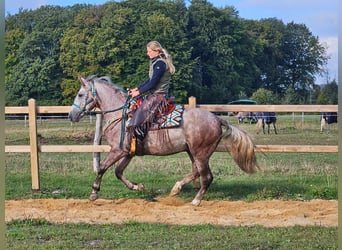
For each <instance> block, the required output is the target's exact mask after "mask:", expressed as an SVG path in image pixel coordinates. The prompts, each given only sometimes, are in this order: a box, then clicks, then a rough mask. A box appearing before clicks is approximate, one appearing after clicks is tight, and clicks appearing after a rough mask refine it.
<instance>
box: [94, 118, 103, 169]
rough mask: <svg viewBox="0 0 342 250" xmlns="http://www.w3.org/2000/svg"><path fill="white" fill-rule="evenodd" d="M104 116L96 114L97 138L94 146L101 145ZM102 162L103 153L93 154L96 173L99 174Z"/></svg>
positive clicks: (95, 137)
mask: <svg viewBox="0 0 342 250" xmlns="http://www.w3.org/2000/svg"><path fill="white" fill-rule="evenodd" d="M102 120H103V115H102V114H96V127H95V136H94V145H101V140H102ZM100 161H101V153H100V152H94V153H93V169H94V172H95V173H98V171H99V170H100Z"/></svg>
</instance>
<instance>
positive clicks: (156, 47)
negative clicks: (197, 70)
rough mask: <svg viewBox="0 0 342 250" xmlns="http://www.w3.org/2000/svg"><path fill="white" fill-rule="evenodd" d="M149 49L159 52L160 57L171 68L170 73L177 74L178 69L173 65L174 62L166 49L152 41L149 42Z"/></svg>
mask: <svg viewBox="0 0 342 250" xmlns="http://www.w3.org/2000/svg"><path fill="white" fill-rule="evenodd" d="M146 46H147V47H149V48H151V49H152V50H157V51H159V53H160V55H161V56H162V57H163V58H164V59H165V61H166V63H167V66H168V67H169V71H170V73H171V74H172V75H173V74H174V73H175V72H176V68H175V66H174V65H173V62H172V57H171V55H170V54H169V52H167V50H166V49H164V48H163V47H162V46H161V45H160V43H159V42H157V41H151V42H149V43H148V44H147V45H146Z"/></svg>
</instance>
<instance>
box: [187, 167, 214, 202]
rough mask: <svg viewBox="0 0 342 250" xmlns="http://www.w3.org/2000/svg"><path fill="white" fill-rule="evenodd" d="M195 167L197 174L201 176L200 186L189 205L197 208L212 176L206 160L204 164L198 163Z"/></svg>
mask: <svg viewBox="0 0 342 250" xmlns="http://www.w3.org/2000/svg"><path fill="white" fill-rule="evenodd" d="M196 166H197V168H198V172H199V174H200V176H201V180H202V185H201V188H200V190H199V191H198V193H197V194H196V196H195V198H194V199H193V200H192V202H191V203H192V204H193V205H195V206H198V205H199V204H200V203H201V201H202V198H203V196H204V194H205V193H206V192H207V190H208V188H209V186H210V184H211V183H212V181H213V174H212V173H211V170H210V167H209V161H208V160H206V161H204V162H198V163H197V164H196Z"/></svg>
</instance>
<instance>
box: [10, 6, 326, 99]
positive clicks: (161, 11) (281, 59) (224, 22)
mask: <svg viewBox="0 0 342 250" xmlns="http://www.w3.org/2000/svg"><path fill="white" fill-rule="evenodd" d="M5 21H6V57H5V63H6V77H5V81H6V82H5V83H6V89H5V90H6V105H27V100H28V99H29V98H35V99H37V104H38V105H60V104H63V105H69V104H70V103H71V102H72V100H73V98H74V96H75V94H76V92H77V89H78V85H79V83H78V81H77V76H79V75H82V76H88V75H95V74H96V75H108V76H110V77H111V78H112V79H113V81H114V82H115V83H116V84H118V85H120V86H122V87H124V88H131V87H134V86H136V85H138V84H139V83H141V82H143V81H144V80H146V77H147V75H148V74H147V71H148V59H147V57H146V55H145V46H146V44H147V43H148V42H149V41H151V40H158V41H159V42H160V43H161V44H162V45H163V46H164V47H165V48H166V49H168V50H169V52H170V54H171V55H172V57H173V60H174V64H175V66H176V73H175V75H174V77H173V84H172V88H171V93H170V94H171V95H172V96H175V98H176V101H177V102H183V103H184V102H186V99H187V97H189V96H196V98H197V102H198V103H228V102H229V101H232V100H234V99H237V98H241V97H246V98H248V97H251V96H252V95H253V93H255V92H257V91H258V89H266V90H269V91H271V92H272V93H273V94H274V95H277V96H278V99H279V100H282V101H284V102H288V101H290V102H292V101H294V102H295V103H306V102H308V100H309V99H310V100H312V94H313V93H314V94H315V98H314V99H317V100H319V101H320V102H323V103H326V102H327V101H326V99H329V100H331V99H332V97H331V96H330V94H331V92H330V91H329V92H326V93H324V94H323V93H322V94H321V93H320V88H317V86H316V85H315V83H314V80H315V75H316V74H319V73H322V72H323V68H324V66H325V65H326V62H327V58H328V57H327V55H326V51H325V48H324V47H323V46H322V45H321V44H320V43H319V41H318V38H317V37H315V36H314V35H313V34H312V33H311V32H310V30H309V29H308V28H307V27H306V26H305V25H303V24H300V25H299V24H295V23H293V22H292V23H289V24H284V23H283V22H282V21H281V20H277V19H275V18H270V19H263V20H260V21H255V20H245V19H242V18H240V17H239V16H238V11H237V10H236V9H235V8H234V7H233V6H230V7H224V8H217V7H214V6H213V5H212V4H211V3H209V2H207V1H206V0H193V1H191V4H190V5H189V6H188V7H187V6H186V4H185V1H184V0H175V1H159V0H147V1H143V2H142V1H139V0H126V1H120V2H107V3H105V4H103V5H79V4H78V5H74V6H72V7H58V6H43V7H41V8H39V9H37V10H34V11H31V10H30V11H27V10H24V11H20V12H19V13H18V14H16V15H8V16H7V17H6V19H5ZM327 84H330V82H327ZM289 89H290V90H291V91H288V90H289ZM292 94H295V95H296V96H297V97H298V96H299V97H300V98H299V100H298V98H297V97H296V96H294V97H293V96H292ZM319 95H320V97H319V98H318V96H319ZM326 95H328V96H326Z"/></svg>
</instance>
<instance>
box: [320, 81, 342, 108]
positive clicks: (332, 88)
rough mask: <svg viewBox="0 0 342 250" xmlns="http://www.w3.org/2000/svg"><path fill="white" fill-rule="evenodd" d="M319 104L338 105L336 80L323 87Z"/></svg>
mask: <svg viewBox="0 0 342 250" xmlns="http://www.w3.org/2000/svg"><path fill="white" fill-rule="evenodd" d="M317 104H338V85H337V83H336V80H333V81H331V82H330V83H327V84H325V85H323V87H322V89H321V91H320V93H319V95H318V97H317Z"/></svg>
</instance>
